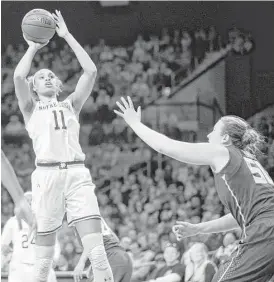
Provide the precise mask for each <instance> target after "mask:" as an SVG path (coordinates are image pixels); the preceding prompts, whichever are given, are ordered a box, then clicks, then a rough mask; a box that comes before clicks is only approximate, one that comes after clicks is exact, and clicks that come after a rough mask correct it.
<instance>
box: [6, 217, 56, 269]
mask: <svg viewBox="0 0 274 282" xmlns="http://www.w3.org/2000/svg"><path fill="white" fill-rule="evenodd" d="M28 235H29V226H28V225H27V223H26V222H25V221H22V229H21V230H20V228H19V224H18V221H17V219H16V217H15V216H13V217H11V218H10V219H9V220H8V221H7V223H6V225H5V226H4V229H3V233H2V236H1V244H2V245H10V244H11V243H12V245H13V252H12V258H11V263H12V264H18V263H27V264H33V265H34V263H35V239H34V237H33V235H32V238H29V237H28ZM60 252H61V249H60V244H59V242H58V241H56V244H55V250H54V259H55V260H57V259H58V257H59V254H60Z"/></svg>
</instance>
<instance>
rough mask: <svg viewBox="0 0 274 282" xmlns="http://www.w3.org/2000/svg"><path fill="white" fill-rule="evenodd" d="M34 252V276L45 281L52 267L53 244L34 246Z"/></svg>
mask: <svg viewBox="0 0 274 282" xmlns="http://www.w3.org/2000/svg"><path fill="white" fill-rule="evenodd" d="M35 253H36V260H35V278H36V279H37V280H38V281H47V279H48V276H49V272H50V270H51V268H52V263H53V256H54V246H36V247H35Z"/></svg>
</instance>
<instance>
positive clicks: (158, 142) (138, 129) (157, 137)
mask: <svg viewBox="0 0 274 282" xmlns="http://www.w3.org/2000/svg"><path fill="white" fill-rule="evenodd" d="M129 126H130V127H131V128H132V130H133V131H134V132H135V133H136V134H137V135H138V136H139V137H140V138H141V139H142V140H143V141H144V142H145V143H146V144H148V146H150V147H151V148H152V149H154V150H155V151H157V152H159V153H161V154H167V151H166V148H167V147H168V146H169V140H170V139H169V138H168V137H166V136H165V135H163V134H161V133H158V132H157V131H155V130H152V129H150V128H149V127H147V126H146V125H144V124H143V123H142V122H134V123H132V124H129Z"/></svg>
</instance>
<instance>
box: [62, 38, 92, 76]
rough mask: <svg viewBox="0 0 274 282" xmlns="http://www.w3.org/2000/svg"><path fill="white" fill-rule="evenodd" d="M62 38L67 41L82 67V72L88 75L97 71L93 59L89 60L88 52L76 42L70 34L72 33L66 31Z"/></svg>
mask: <svg viewBox="0 0 274 282" xmlns="http://www.w3.org/2000/svg"><path fill="white" fill-rule="evenodd" d="M64 39H65V40H66V41H67V43H68V45H69V46H70V48H71V49H72V50H73V52H74V53H75V55H76V57H77V59H78V61H79V63H80V65H81V67H82V68H83V70H84V72H85V73H87V74H89V75H94V74H96V72H97V68H96V66H95V64H94V63H93V61H92V60H91V58H90V56H89V55H88V53H87V52H86V51H85V49H84V48H83V47H82V46H81V45H80V44H79V43H78V42H77V40H76V39H75V38H74V37H73V36H72V34H70V33H67V35H66V36H65V37H64Z"/></svg>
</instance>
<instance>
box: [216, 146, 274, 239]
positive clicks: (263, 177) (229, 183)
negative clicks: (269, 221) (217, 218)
mask: <svg viewBox="0 0 274 282" xmlns="http://www.w3.org/2000/svg"><path fill="white" fill-rule="evenodd" d="M228 150H229V155H230V159H229V161H228V163H227V165H226V166H225V167H224V168H223V169H222V170H221V171H220V172H219V173H214V176H215V185H216V189H217V192H218V194H219V197H220V200H221V202H222V203H223V205H224V206H225V207H226V208H227V209H228V210H229V211H230V213H231V214H232V215H233V217H234V218H235V219H236V220H237V222H238V224H239V225H240V226H241V227H242V230H243V239H244V238H246V237H247V235H246V227H247V226H249V225H250V224H251V223H253V222H254V221H255V220H257V219H259V218H267V217H273V216H274V184H273V180H272V179H271V177H270V176H269V175H268V173H267V172H266V171H265V169H264V168H263V167H262V166H261V164H260V163H259V162H258V161H257V160H256V159H253V158H250V157H247V156H246V155H245V154H244V153H243V152H242V151H240V150H238V149H236V148H235V147H234V146H229V147H228ZM273 224H274V222H273Z"/></svg>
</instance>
